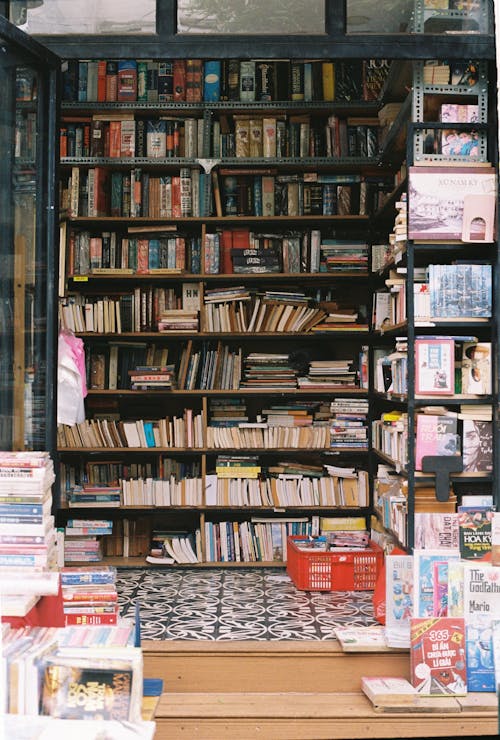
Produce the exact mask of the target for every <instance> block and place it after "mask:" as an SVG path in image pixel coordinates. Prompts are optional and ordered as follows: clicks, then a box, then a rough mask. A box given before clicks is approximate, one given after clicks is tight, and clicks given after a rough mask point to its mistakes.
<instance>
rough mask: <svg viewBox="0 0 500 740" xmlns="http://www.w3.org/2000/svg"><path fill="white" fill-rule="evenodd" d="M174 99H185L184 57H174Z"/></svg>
mask: <svg viewBox="0 0 500 740" xmlns="http://www.w3.org/2000/svg"><path fill="white" fill-rule="evenodd" d="M174 100H186V60H185V59H174Z"/></svg>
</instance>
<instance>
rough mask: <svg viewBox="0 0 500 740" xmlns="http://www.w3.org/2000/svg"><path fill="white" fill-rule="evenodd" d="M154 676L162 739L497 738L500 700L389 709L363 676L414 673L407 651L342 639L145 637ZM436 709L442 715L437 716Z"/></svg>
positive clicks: (490, 697)
mask: <svg viewBox="0 0 500 740" xmlns="http://www.w3.org/2000/svg"><path fill="white" fill-rule="evenodd" d="M143 652H144V675H145V676H148V677H152V676H155V677H158V678H163V680H164V693H163V695H162V697H161V699H160V701H159V704H158V707H157V711H156V717H155V721H156V723H157V732H156V740H167V738H168V740H175V739H176V738H186V737H192V736H193V735H195V736H196V738H197V740H205V739H206V740H219V738H220V739H223V738H234V739H236V740H241V739H245V740H247V739H248V740H251V738H257V737H258V738H261V739H263V740H285V739H286V740H309V739H313V738H314V739H315V740H322V739H324V738H328V739H331V740H336V739H337V738H339V739H340V738H344V739H346V740H347V739H349V740H359V738H365V737H370V738H384V739H388V738H398V739H402V738H426V737H429V738H430V737H434V738H436V737H443V738H451V737H462V738H465V737H483V738H484V737H487V736H496V733H497V731H498V717H497V709H496V697H495V695H494V694H485V695H477V694H475V695H469V697H467V700H465V699H464V700H461V699H460V700H459V699H446V701H445V702H444V705H443V702H441V701H440V700H438V701H437V702H436V703H435V704H432V705H431V708H430V709H429V710H428V711H422V709H420V710H419V711H412V712H409V711H380V710H375V709H374V707H373V706H372V704H371V702H370V701H369V700H368V699H367V698H366V697H365V696H364V695H363V694H362V693H361V692H360V688H359V687H360V678H361V676H362V675H394V676H404V677H406V678H408V677H409V656H408V652H407V651H399V652H384V653H376V652H370V653H344V652H343V651H342V650H341V648H340V646H339V644H338V643H337V642H336V641H335V640H332V641H325V642H311V641H304V642H303V643H299V642H248V641H242V642H235V641H231V642H227V643H219V642H206V641H201V640H195V641H192V642H190V641H186V642H184V641H178V642H176V641H165V642H161V641H158V642H155V641H145V642H144V643H143ZM431 710H432V711H431Z"/></svg>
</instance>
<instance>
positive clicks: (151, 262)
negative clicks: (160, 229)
mask: <svg viewBox="0 0 500 740" xmlns="http://www.w3.org/2000/svg"><path fill="white" fill-rule="evenodd" d="M148 267H149V269H150V270H156V269H158V268H159V267H160V240H159V239H150V240H149V252H148Z"/></svg>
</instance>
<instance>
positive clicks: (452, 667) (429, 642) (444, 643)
mask: <svg viewBox="0 0 500 740" xmlns="http://www.w3.org/2000/svg"><path fill="white" fill-rule="evenodd" d="M410 671H411V683H412V685H413V686H414V687H415V689H416V690H417V692H418V693H419V694H421V695H424V696H443V695H450V694H451V695H454V696H463V695H465V694H466V693H467V671H466V657H465V622H464V619H463V618H461V617H434V618H430V619H425V618H424V619H422V618H418V617H413V618H412V620H411V648H410Z"/></svg>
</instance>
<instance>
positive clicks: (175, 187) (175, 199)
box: [172, 175, 182, 218]
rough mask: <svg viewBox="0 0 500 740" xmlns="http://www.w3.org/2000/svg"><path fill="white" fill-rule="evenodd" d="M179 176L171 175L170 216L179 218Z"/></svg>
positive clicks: (180, 215) (180, 214)
mask: <svg viewBox="0 0 500 740" xmlns="http://www.w3.org/2000/svg"><path fill="white" fill-rule="evenodd" d="M181 217H182V212H181V178H180V177H179V176H178V175H174V176H173V177H172V218H181Z"/></svg>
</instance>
